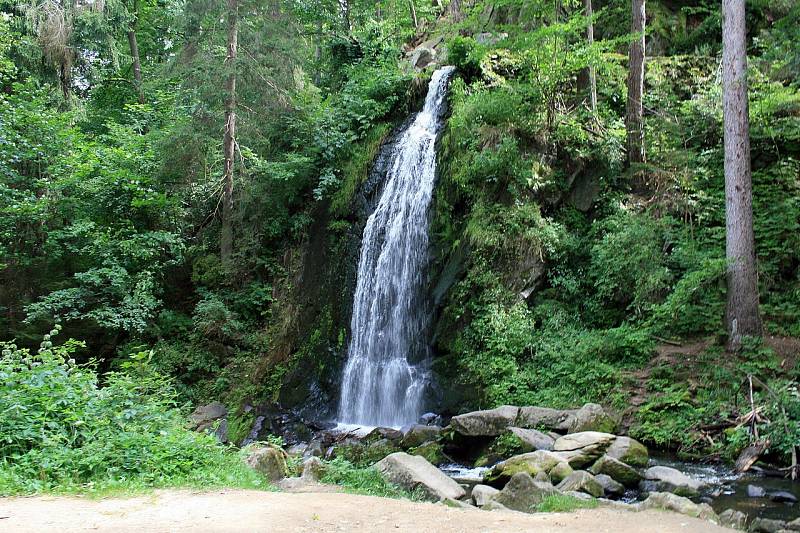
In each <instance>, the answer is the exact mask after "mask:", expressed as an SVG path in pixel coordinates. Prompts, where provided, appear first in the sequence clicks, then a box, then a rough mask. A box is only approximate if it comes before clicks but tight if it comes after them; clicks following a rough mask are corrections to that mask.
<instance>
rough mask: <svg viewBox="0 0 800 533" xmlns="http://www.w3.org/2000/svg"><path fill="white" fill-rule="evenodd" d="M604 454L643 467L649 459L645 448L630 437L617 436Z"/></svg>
mask: <svg viewBox="0 0 800 533" xmlns="http://www.w3.org/2000/svg"><path fill="white" fill-rule="evenodd" d="M606 455H607V456H609V457H612V458H614V459H616V460H618V461H622V462H623V463H625V464H627V465H630V466H636V467H644V466H647V463H648V461H649V460H650V455H649V454H648V453H647V448H646V447H645V446H644V444H642V443H641V442H639V441H638V440H636V439H632V438H631V437H624V436H618V437H617V438H616V439H614V442H612V443H611V446H609V447H608V449H607V450H606Z"/></svg>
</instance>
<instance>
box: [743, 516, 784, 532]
mask: <svg viewBox="0 0 800 533" xmlns="http://www.w3.org/2000/svg"><path fill="white" fill-rule="evenodd" d="M787 525H788V524H787V523H786V522H784V521H783V520H774V519H771V518H756V519H754V520H753V522H752V523H751V524H750V529H749V531H752V533H777V532H778V531H781V530H783V529H786V526H787Z"/></svg>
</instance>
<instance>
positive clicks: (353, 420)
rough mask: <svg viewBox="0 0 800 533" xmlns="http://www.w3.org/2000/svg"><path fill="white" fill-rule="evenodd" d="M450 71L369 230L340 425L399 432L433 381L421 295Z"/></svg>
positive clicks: (403, 148)
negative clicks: (380, 427)
mask: <svg viewBox="0 0 800 533" xmlns="http://www.w3.org/2000/svg"><path fill="white" fill-rule="evenodd" d="M453 70H454V68H453V67H443V68H440V69H439V70H437V71H436V72H434V73H433V77H432V78H431V81H430V85H429V87H428V94H427V96H426V98H425V105H424V107H423V109H422V111H420V112H419V113H418V114H417V116H416V117H415V119H414V120H413V122H411V124H410V125H409V126H408V127H407V128H406V130H405V131H404V132H402V134H401V136H400V138H399V141H398V142H397V143H396V144H395V147H394V152H393V153H392V155H391V163H390V164H389V167H388V171H387V174H386V179H385V180H384V185H383V191H382V193H381V195H380V199H379V200H378V205H377V207H376V208H375V211H374V212H373V213H372V215H370V217H369V218H368V219H367V223H366V227H365V228H364V235H363V239H362V244H361V252H360V257H359V262H358V275H357V281H356V291H355V297H354V300H353V316H352V320H351V335H352V337H351V339H350V344H349V347H348V357H347V363H346V365H345V368H344V373H343V377H342V389H341V398H340V402H339V413H338V419H339V422H340V423H342V424H357V425H365V426H384V427H400V426H403V425H405V424H409V423H413V422H416V420H417V418H418V417H419V415H420V414H422V399H423V395H424V392H425V388H426V386H427V384H428V383H429V380H430V378H429V375H430V372H429V365H430V361H429V356H428V346H427V335H426V330H427V328H428V327H429V323H430V315H431V313H430V306H429V305H428V302H427V301H426V297H425V294H424V292H425V291H424V288H425V283H426V277H427V270H428V269H427V266H428V260H429V250H428V219H429V207H430V203H431V198H432V194H433V185H434V181H435V179H436V150H435V144H436V139H437V136H438V134H439V131H440V130H441V128H442V124H443V121H444V114H445V111H446V108H447V98H446V96H447V84H448V82H449V80H450V77H451V76H452V73H453Z"/></svg>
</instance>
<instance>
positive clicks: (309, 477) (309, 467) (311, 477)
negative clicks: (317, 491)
mask: <svg viewBox="0 0 800 533" xmlns="http://www.w3.org/2000/svg"><path fill="white" fill-rule="evenodd" d="M324 473H325V465H324V464H323V462H322V460H320V458H319V457H314V456H311V457H309V458H308V459H306V460H305V461H303V473H302V474H301V475H300V477H301V478H303V479H304V480H305V481H313V482H318V481H319V480H320V479H321V478H322V475H323V474H324Z"/></svg>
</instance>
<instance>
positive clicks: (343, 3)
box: [339, 0, 353, 35]
mask: <svg viewBox="0 0 800 533" xmlns="http://www.w3.org/2000/svg"><path fill="white" fill-rule="evenodd" d="M339 11H340V13H341V15H342V24H343V25H344V31H345V33H347V35H350V34H351V33H352V31H353V23H352V22H351V21H350V0H339Z"/></svg>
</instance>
